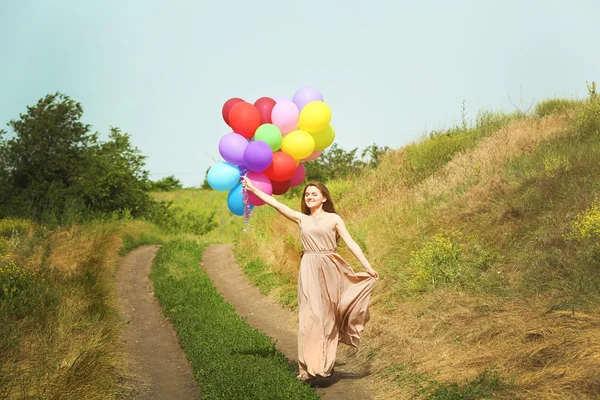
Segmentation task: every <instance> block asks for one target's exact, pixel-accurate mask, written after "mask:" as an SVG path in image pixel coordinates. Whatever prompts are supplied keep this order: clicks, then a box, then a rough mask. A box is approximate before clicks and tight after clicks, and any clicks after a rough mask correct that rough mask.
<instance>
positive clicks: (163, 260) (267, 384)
mask: <svg viewBox="0 0 600 400" xmlns="http://www.w3.org/2000/svg"><path fill="white" fill-rule="evenodd" d="M204 248H205V245H203V244H198V243H194V242H191V241H182V240H178V241H173V242H170V243H167V244H165V245H164V246H163V247H162V248H161V249H160V250H159V252H158V253H157V255H156V259H155V262H154V265H153V267H152V273H151V278H152V279H153V281H154V288H155V295H156V297H157V298H158V300H159V302H160V304H161V306H162V308H163V310H164V312H165V314H166V315H167V316H168V317H169V319H170V320H171V321H172V323H173V325H174V326H175V328H176V330H177V332H178V336H179V340H180V343H181V346H182V348H183V350H184V352H185V353H186V354H187V357H188V358H189V359H190V361H191V363H192V367H193V371H194V377H195V378H196V379H197V380H198V382H199V384H200V387H201V391H202V398H203V399H205V400H210V399H227V400H235V399H317V398H319V397H318V395H317V394H316V393H315V391H314V390H313V389H311V388H310V387H309V386H308V385H306V384H304V383H301V382H299V381H298V380H296V378H295V367H294V366H292V365H291V364H290V363H289V361H288V360H287V359H286V358H285V356H283V354H281V353H280V352H279V351H278V350H277V349H276V347H275V345H274V343H273V342H272V341H271V340H270V339H269V338H268V337H267V336H265V335H263V334H262V333H260V332H259V331H257V330H255V329H253V328H251V327H250V326H248V325H247V324H246V323H245V322H244V321H243V320H242V319H241V318H240V317H239V316H238V315H237V314H236V313H235V310H234V309H233V307H232V306H231V305H230V304H229V303H226V302H225V301H224V300H223V298H222V297H221V295H220V294H219V293H218V292H217V290H216V289H215V288H214V286H213V285H212V282H211V280H210V279H209V278H208V276H207V275H206V273H205V272H204V271H203V270H201V269H200V267H199V265H198V263H199V261H200V260H201V258H202V252H203V250H204Z"/></svg>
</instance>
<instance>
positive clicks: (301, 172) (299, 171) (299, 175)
mask: <svg viewBox="0 0 600 400" xmlns="http://www.w3.org/2000/svg"><path fill="white" fill-rule="evenodd" d="M305 177H306V168H304V164H302V163H300V165H298V168H296V172H294V175H293V176H292V179H290V186H292V187H293V186H298V185H300V184H301V183H302V182H304V178H305Z"/></svg>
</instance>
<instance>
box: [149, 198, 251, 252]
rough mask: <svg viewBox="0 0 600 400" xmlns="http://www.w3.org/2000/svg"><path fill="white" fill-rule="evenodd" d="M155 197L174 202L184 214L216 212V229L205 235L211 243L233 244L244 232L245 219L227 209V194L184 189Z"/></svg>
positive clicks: (174, 205)
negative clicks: (237, 236)
mask: <svg viewBox="0 0 600 400" xmlns="http://www.w3.org/2000/svg"><path fill="white" fill-rule="evenodd" d="M153 197H154V198H155V199H157V200H161V201H166V202H172V206H171V207H173V208H176V209H179V210H181V211H182V212H183V214H188V213H190V214H192V215H206V214H207V213H209V212H214V213H215V216H214V219H215V222H216V224H217V225H216V227H215V228H214V229H213V230H211V231H210V232H209V233H208V234H206V235H203V237H204V239H205V240H206V241H208V242H210V243H233V241H234V240H235V237H236V235H238V234H239V233H240V232H241V231H243V229H244V227H245V226H246V225H245V224H244V219H243V217H238V216H236V215H233V214H232V213H231V211H229V209H228V208H227V192H218V191H215V190H202V189H183V190H175V191H171V192H156V193H153Z"/></svg>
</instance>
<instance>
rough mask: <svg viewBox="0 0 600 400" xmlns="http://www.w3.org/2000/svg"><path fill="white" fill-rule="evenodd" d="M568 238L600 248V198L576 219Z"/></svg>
mask: <svg viewBox="0 0 600 400" xmlns="http://www.w3.org/2000/svg"><path fill="white" fill-rule="evenodd" d="M567 237H568V238H571V239H576V240H580V241H583V242H586V243H589V244H591V245H592V246H594V247H598V248H600V197H596V199H595V200H594V202H593V203H592V204H591V205H590V207H588V208H587V209H586V210H585V211H583V212H582V213H579V214H578V215H577V216H576V217H575V218H574V220H573V222H572V224H571V232H570V233H569V234H568V235H567Z"/></svg>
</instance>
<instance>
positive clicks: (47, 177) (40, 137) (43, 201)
mask: <svg viewBox="0 0 600 400" xmlns="http://www.w3.org/2000/svg"><path fill="white" fill-rule="evenodd" d="M82 114H83V108H82V107H81V105H80V104H79V103H77V102H75V101H73V100H71V99H70V98H69V97H68V96H65V95H62V94H60V93H56V94H53V95H48V96H46V97H45V98H43V99H41V100H39V101H38V103H37V104H36V105H35V106H32V107H27V113H26V114H21V115H20V119H19V120H12V121H10V122H9V123H8V125H9V126H10V127H11V128H12V129H13V131H14V132H15V136H14V137H13V138H11V139H9V140H8V141H6V142H5V143H4V144H3V146H2V147H3V152H2V153H3V154H2V155H3V159H4V178H3V179H4V181H5V182H3V184H4V185H5V187H6V188H7V189H8V190H9V191H10V199H5V200H9V201H10V203H11V204H10V208H11V209H14V208H15V207H17V208H19V209H20V211H21V214H22V213H23V212H24V211H25V213H26V214H30V215H31V216H33V217H40V216H41V215H42V214H43V213H44V212H47V211H48V210H49V209H50V208H56V207H58V208H64V205H65V199H66V198H69V197H71V196H72V195H73V191H72V186H73V184H74V183H75V182H76V180H77V176H78V175H79V174H80V172H81V169H82V167H83V165H84V164H85V157H86V150H87V149H88V148H89V147H90V146H92V145H93V144H94V143H95V142H96V140H97V136H96V135H95V134H91V133H90V131H89V125H86V124H83V123H82V122H80V118H81V116H82Z"/></svg>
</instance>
